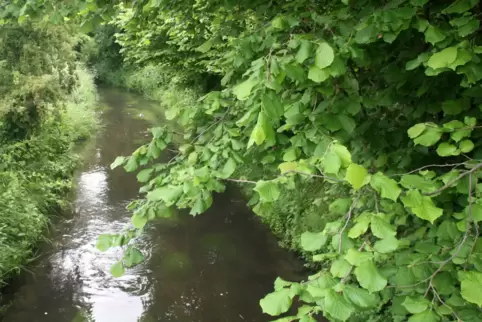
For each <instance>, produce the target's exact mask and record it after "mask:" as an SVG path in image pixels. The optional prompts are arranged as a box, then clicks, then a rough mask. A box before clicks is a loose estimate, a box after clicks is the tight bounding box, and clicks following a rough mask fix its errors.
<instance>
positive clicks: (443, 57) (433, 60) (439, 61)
mask: <svg viewBox="0 0 482 322" xmlns="http://www.w3.org/2000/svg"><path fill="white" fill-rule="evenodd" d="M456 58H457V47H448V48H445V49H443V50H441V51H439V52H437V53H435V54H433V55H432V56H431V57H430V58H429V60H428V61H427V66H428V67H430V68H433V69H439V68H445V67H449V66H450V64H452V63H453V62H454V61H455V59H456Z"/></svg>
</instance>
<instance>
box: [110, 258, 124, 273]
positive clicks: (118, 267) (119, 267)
mask: <svg viewBox="0 0 482 322" xmlns="http://www.w3.org/2000/svg"><path fill="white" fill-rule="evenodd" d="M124 272H125V269H124V264H123V263H122V261H118V262H116V263H114V264H113V265H112V266H111V267H110V273H111V274H112V276H114V277H121V276H122V275H124Z"/></svg>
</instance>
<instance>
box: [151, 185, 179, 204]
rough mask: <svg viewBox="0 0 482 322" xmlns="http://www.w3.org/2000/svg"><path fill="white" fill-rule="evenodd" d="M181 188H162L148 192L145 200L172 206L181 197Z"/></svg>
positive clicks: (169, 186) (170, 186)
mask: <svg viewBox="0 0 482 322" xmlns="http://www.w3.org/2000/svg"><path fill="white" fill-rule="evenodd" d="M182 192H183V188H182V186H172V185H168V186H164V187H160V188H157V189H154V190H152V191H150V192H149V193H148V194H147V200H150V201H160V200H162V201H164V202H165V203H166V205H167V206H170V205H172V204H174V203H175V202H176V201H177V199H178V198H179V197H180V196H181V195H182Z"/></svg>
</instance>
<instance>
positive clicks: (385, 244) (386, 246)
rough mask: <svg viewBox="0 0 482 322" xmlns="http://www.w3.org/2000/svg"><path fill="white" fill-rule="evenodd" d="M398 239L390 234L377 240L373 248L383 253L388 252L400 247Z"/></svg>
mask: <svg viewBox="0 0 482 322" xmlns="http://www.w3.org/2000/svg"><path fill="white" fill-rule="evenodd" d="M398 245H399V242H398V239H396V238H395V237H393V236H388V237H386V238H384V239H381V240H378V241H376V242H375V245H374V246H373V249H374V250H375V251H377V252H379V253H382V254H388V253H392V252H394V251H396V250H397V249H398Z"/></svg>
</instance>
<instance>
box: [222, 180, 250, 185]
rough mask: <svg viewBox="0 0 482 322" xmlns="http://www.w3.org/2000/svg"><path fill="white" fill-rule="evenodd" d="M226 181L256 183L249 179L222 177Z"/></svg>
mask: <svg viewBox="0 0 482 322" xmlns="http://www.w3.org/2000/svg"><path fill="white" fill-rule="evenodd" d="M224 180H226V181H232V182H238V183H251V184H256V181H251V180H243V179H224Z"/></svg>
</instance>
